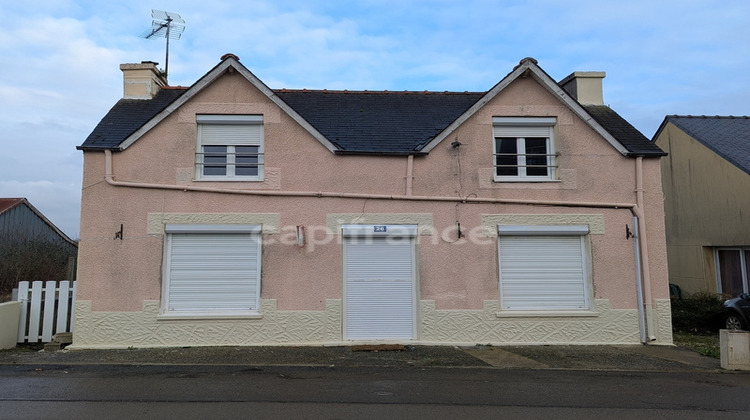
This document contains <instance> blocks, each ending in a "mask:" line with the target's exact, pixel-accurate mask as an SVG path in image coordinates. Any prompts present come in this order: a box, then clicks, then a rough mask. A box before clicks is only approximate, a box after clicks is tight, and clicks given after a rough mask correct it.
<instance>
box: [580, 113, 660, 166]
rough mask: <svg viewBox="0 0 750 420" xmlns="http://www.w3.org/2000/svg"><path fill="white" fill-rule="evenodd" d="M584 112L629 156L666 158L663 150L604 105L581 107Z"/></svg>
mask: <svg viewBox="0 0 750 420" xmlns="http://www.w3.org/2000/svg"><path fill="white" fill-rule="evenodd" d="M582 106H583V108H584V109H585V110H586V112H588V113H589V115H591V117H593V118H594V120H596V122H598V123H599V125H601V126H602V127H604V129H605V130H607V132H608V133H609V134H611V135H612V136H613V137H614V138H615V139H617V141H619V142H620V144H622V145H623V146H624V147H625V148H626V149H627V150H628V155H629V156H644V157H646V156H648V157H659V156H666V153H664V151H663V150H661V149H660V148H659V146H657V145H656V144H654V143H653V142H651V141H649V139H648V138H647V137H646V136H644V135H643V133H641V132H640V131H638V130H637V129H636V128H635V127H633V126H632V125H630V123H629V122H627V121H625V119H624V118H622V117H621V116H620V115H619V114H618V113H616V112H615V111H613V110H612V108H610V107H608V106H606V105H582Z"/></svg>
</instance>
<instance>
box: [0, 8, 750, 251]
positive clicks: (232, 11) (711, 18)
mask: <svg viewBox="0 0 750 420" xmlns="http://www.w3.org/2000/svg"><path fill="white" fill-rule="evenodd" d="M152 8H157V9H160V10H166V11H171V12H176V13H179V14H180V15H181V16H182V18H183V19H184V20H185V22H186V29H185V32H184V34H183V36H182V39H180V40H177V41H172V42H171V44H170V62H169V73H170V74H169V81H170V84H172V85H183V86H190V85H191V84H193V83H194V82H195V81H197V80H198V78H200V77H201V76H202V75H204V74H205V73H207V72H208V71H209V70H210V69H211V68H212V67H213V66H215V65H216V64H217V63H218V62H219V59H220V57H221V55H223V54H224V53H227V52H232V53H234V54H236V55H238V56H239V57H240V59H241V62H242V63H243V64H244V65H245V66H246V67H248V68H249V69H250V71H252V72H253V73H254V74H255V75H256V76H258V77H259V78H260V79H261V80H262V81H264V82H265V83H266V84H267V85H268V86H270V87H271V88H309V89H350V90H364V89H368V90H436V91H446V90H448V91H486V90H488V89H490V88H491V87H492V86H493V85H494V84H495V83H497V82H498V81H500V79H502V78H503V77H504V76H505V75H506V74H507V73H509V72H510V71H511V70H512V69H513V67H514V66H515V65H516V64H517V63H518V62H519V60H521V59H522V58H524V57H534V58H536V59H537V60H538V61H539V65H540V66H541V67H542V68H543V69H544V70H545V71H546V72H547V73H548V74H549V75H550V76H552V77H553V78H554V79H555V80H558V81H559V80H561V79H562V78H564V77H565V76H567V75H568V74H570V73H571V72H573V71H605V72H606V73H607V77H606V79H604V101H605V103H606V104H608V105H610V106H611V107H612V108H613V109H614V110H615V111H617V112H618V113H620V115H622V116H623V117H625V118H626V119H627V120H628V121H630V122H631V123H632V124H633V125H634V126H635V127H636V128H638V129H639V130H640V131H641V132H642V133H643V134H644V135H646V137H649V138H652V137H653V135H654V133H655V131H656V129H657V128H658V127H659V124H660V123H661V121H662V120H663V119H664V117H665V116H666V115H671V114H680V115H750V83H749V82H748V80H749V78H748V70H749V69H750V2H748V1H747V0H737V1H735V0H723V1H720V2H719V1H708V0H706V1H690V0H681V1H655V0H628V1H604V0H597V1H589V0H576V1H542V0H521V1H504V0H495V1H489V0H487V1H472V0H463V1H460V2H459V1H455V0H450V1H427V0H425V1H411V0H398V1H389V0H372V1H357V0H347V1H336V0H327V1H307V0H305V1H285V0H268V1H266V0H262V1H255V0H244V1H222V0H212V1H205V0H201V1H197V0H195V1H193V0H187V1H173V0H159V1H154V0H149V1H145V0H129V1H127V2H125V1H122V2H110V1H102V0H92V1H87V0H79V1H66V0H47V1H45V0H24V1H18V0H13V1H11V0H0V197H26V198H28V199H29V200H30V202H31V203H32V204H33V205H34V206H36V207H37V208H38V209H39V210H40V211H41V212H42V213H44V214H45V215H46V216H47V217H48V218H49V219H50V220H51V221H52V222H53V223H55V224H56V225H57V226H58V227H60V228H61V229H62V230H63V231H64V232H65V233H66V234H68V235H69V236H70V237H71V238H74V239H77V238H78V229H79V213H80V197H81V194H80V190H81V171H82V169H81V168H82V152H80V151H78V150H76V146H78V145H80V144H81V143H82V142H83V140H84V139H85V138H86V136H87V135H88V134H89V133H90V132H91V130H92V129H93V128H94V126H95V125H96V124H97V122H98V121H99V120H100V119H101V118H102V117H103V116H104V114H105V113H106V112H107V111H108V110H109V109H110V108H111V107H112V105H114V103H115V102H116V101H117V100H118V99H119V98H120V97H121V95H122V73H121V72H120V70H119V65H120V64H121V63H139V62H141V61H145V60H151V61H157V62H159V63H161V65H160V67H163V63H164V53H165V42H164V39H163V38H162V39H159V40H146V39H143V38H140V37H139V35H140V34H141V33H143V32H144V31H145V30H147V29H148V28H149V27H150V24H151V9H152Z"/></svg>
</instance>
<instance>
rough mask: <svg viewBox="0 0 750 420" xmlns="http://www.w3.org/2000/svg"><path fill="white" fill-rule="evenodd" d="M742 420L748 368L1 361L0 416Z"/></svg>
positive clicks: (746, 414)
mask: <svg viewBox="0 0 750 420" xmlns="http://www.w3.org/2000/svg"><path fill="white" fill-rule="evenodd" d="M465 416H481V417H483V418H487V417H490V418H501V417H502V418H555V419H558V418H561V419H566V418H570V419H573V418H575V419H585V418H639V419H650V418H667V419H669V418H675V419H678V418H679V419H692V418H695V419H704V418H737V419H747V418H750V375H747V374H745V373H737V372H721V371H705V370H702V371H698V370H691V371H633V372H628V371H592V370H558V369H493V368H485V367H377V366H376V367H372V366H370V367H335V366H334V367H321V366H307V367H305V366H296V367H295V366H265V367H264V366H229V365H218V366H217V365H213V366H212V365H203V366H186V365H180V366H175V365H106V364H95V365H64V364H53V365H32V364H29V365H3V366H0V418H3V419H16V418H18V419H45V418H49V419H67V418H76V419H102V418H115V419H117V418H123V419H124V418H128V419H131V418H139V419H141V418H159V419H165V418H180V419H199V418H267V419H277V418H278V419H281V418H283V419H288V418H295V419H318V418H327V419H350V418H355V419H356V418H362V419H368V418H372V419H383V418H394V419H400V418H430V419H454V418H461V417H465Z"/></svg>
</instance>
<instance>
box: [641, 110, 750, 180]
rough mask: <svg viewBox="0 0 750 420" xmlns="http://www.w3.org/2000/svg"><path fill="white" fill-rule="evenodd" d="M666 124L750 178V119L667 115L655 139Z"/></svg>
mask: <svg viewBox="0 0 750 420" xmlns="http://www.w3.org/2000/svg"><path fill="white" fill-rule="evenodd" d="M668 122H671V123H672V124H674V125H675V126H676V127H677V128H679V129H680V130H682V131H684V132H685V133H687V134H688V135H689V136H690V137H692V138H694V139H695V140H697V141H699V142H700V143H701V144H703V145H704V146H706V147H708V148H709V149H711V150H713V151H714V152H715V153H716V154H718V155H719V156H721V157H722V158H724V159H726V160H727V161H729V162H731V163H732V164H733V165H734V166H736V167H738V168H740V169H742V170H743V171H745V173H747V174H749V175H750V117H745V116H743V117H732V116H691V115H668V116H667V117H666V118H665V119H664V122H663V123H662V125H661V127H660V128H659V130H658V131H657V135H658V134H659V132H660V131H661V129H662V127H664V126H665V125H666V123H668ZM655 137H656V136H655Z"/></svg>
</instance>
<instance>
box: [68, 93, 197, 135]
mask: <svg viewBox="0 0 750 420" xmlns="http://www.w3.org/2000/svg"><path fill="white" fill-rule="evenodd" d="M185 90H186V89H174V88H170V89H161V90H159V92H158V93H157V94H156V96H155V97H154V98H153V99H120V100H119V101H117V103H116V104H115V106H113V107H112V109H110V110H109V112H108V113H107V115H105V116H104V118H102V120H101V121H100V122H99V124H98V125H97V126H96V127H95V128H94V131H92V132H91V134H89V136H88V137H87V138H86V141H84V142H83V144H82V145H80V146H78V149H79V150H105V149H116V148H117V146H119V145H120V143H122V142H123V141H124V140H125V139H126V138H128V136H130V135H131V134H133V133H134V132H135V131H136V130H138V129H139V128H141V127H142V126H143V125H144V124H146V122H148V121H149V120H150V119H152V118H154V117H155V116H156V114H158V113H160V112H161V111H162V110H164V108H166V107H167V106H169V104H171V103H172V102H174V101H175V99H177V98H179V97H180V96H181V95H182V94H183V93H185Z"/></svg>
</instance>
